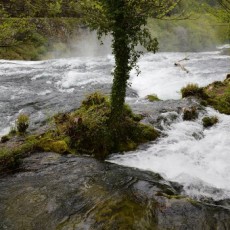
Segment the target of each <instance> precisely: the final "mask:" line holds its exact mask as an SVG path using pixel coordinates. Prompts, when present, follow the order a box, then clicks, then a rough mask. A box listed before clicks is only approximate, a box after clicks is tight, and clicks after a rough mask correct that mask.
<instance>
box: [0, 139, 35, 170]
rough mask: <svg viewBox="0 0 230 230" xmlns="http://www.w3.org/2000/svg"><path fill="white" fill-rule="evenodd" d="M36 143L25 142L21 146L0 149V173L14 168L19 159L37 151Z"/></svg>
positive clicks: (33, 141) (31, 141) (32, 141)
mask: <svg viewBox="0 0 230 230" xmlns="http://www.w3.org/2000/svg"><path fill="white" fill-rule="evenodd" d="M37 146H38V141H37V140H29V141H25V142H24V143H23V144H19V145H18V146H14V147H11V148H6V147H4V148H1V149H0V171H2V170H4V169H6V168H8V169H14V168H16V167H17V166H18V165H19V163H20V160H21V158H23V157H25V156H27V155H28V154H30V153H32V152H34V151H35V150H36V149H37Z"/></svg>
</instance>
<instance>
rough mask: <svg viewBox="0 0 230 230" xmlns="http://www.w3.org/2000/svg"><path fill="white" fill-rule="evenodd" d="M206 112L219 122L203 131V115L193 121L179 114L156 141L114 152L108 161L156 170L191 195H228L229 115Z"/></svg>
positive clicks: (229, 175) (229, 172)
mask: <svg viewBox="0 0 230 230" xmlns="http://www.w3.org/2000/svg"><path fill="white" fill-rule="evenodd" d="M208 115H210V116H212V115H214V116H218V118H219V123H218V124H217V125H215V126H214V127H212V128H209V129H205V130H204V128H203V125H202V122H201V118H202V116H201V117H200V118H199V119H198V120H196V121H183V119H182V118H181V117H179V118H178V119H177V121H176V122H175V123H173V124H172V125H171V126H168V127H166V130H165V133H166V134H167V136H166V137H163V138H161V139H160V140H159V141H158V143H157V144H152V145H150V146H149V147H148V148H147V149H146V150H141V151H134V152H130V153H126V154H124V155H115V156H113V157H111V159H110V162H114V163H117V164H121V165H125V166H131V167H135V168H139V169H144V170H150V171H154V172H159V173H160V174H161V175H162V176H163V177H165V178H166V179H168V180H171V181H176V182H179V183H181V184H183V185H185V189H186V193H188V194H189V195H192V196H198V197H199V196H208V197H212V198H214V199H224V198H230V116H226V115H223V114H219V113H218V112H216V111H214V110H213V109H208ZM217 189H221V190H220V191H217Z"/></svg>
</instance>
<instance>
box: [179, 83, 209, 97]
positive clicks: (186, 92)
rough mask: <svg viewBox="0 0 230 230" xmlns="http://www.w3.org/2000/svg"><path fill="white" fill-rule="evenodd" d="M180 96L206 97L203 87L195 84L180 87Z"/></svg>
mask: <svg viewBox="0 0 230 230" xmlns="http://www.w3.org/2000/svg"><path fill="white" fill-rule="evenodd" d="M181 94H182V98H185V97H189V96H195V97H198V98H202V99H204V98H206V97H207V95H206V94H205V92H204V90H203V88H200V87H199V86H198V85H197V84H188V85H187V86H185V87H183V88H182V89H181Z"/></svg>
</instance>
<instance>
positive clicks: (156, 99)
mask: <svg viewBox="0 0 230 230" xmlns="http://www.w3.org/2000/svg"><path fill="white" fill-rule="evenodd" d="M146 99H147V100H149V101H150V102H154V101H160V99H159V98H158V96H157V95H156V94H152V95H148V96H147V97H146Z"/></svg>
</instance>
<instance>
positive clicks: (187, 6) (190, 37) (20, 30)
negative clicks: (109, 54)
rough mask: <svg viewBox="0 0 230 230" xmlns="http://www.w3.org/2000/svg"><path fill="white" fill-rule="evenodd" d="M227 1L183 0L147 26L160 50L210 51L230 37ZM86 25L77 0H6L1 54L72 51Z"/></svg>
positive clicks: (1, 10)
mask: <svg viewBox="0 0 230 230" xmlns="http://www.w3.org/2000/svg"><path fill="white" fill-rule="evenodd" d="M225 1H228V0H223V1H221V0H220V2H219V1H217V0H202V1H201V0H190V1H185V0H184V1H181V3H180V4H179V5H178V6H177V7H176V9H174V11H173V15H169V18H168V19H166V20H157V19H151V18H150V19H149V22H148V27H149V28H150V30H151V33H152V35H153V36H154V37H157V38H158V40H159V44H160V45H159V47H160V51H183V52H189V51H192V52H194V51H206V50H213V49H215V47H216V46H217V45H221V44H226V43H229V38H230V26H229V24H230V16H229V11H228V9H226V7H223V6H222V5H221V3H223V4H225ZM183 12H185V13H183ZM170 16H173V18H174V19H173V20H172V18H171V17H170ZM84 30H86V28H85V26H84V16H83V15H82V14H81V10H80V8H79V6H78V2H77V1H71V0H34V1H32V0H17V1H15V0H1V3H0V31H1V33H0V59H18V60H20V59H21V60H39V59H44V58H53V57H58V55H63V54H65V55H71V53H70V51H71V50H73V44H74V43H77V42H78V39H79V38H80V37H81V33H82V31H84ZM53 50H56V56H55V55H54V53H53V52H52V51H53Z"/></svg>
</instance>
